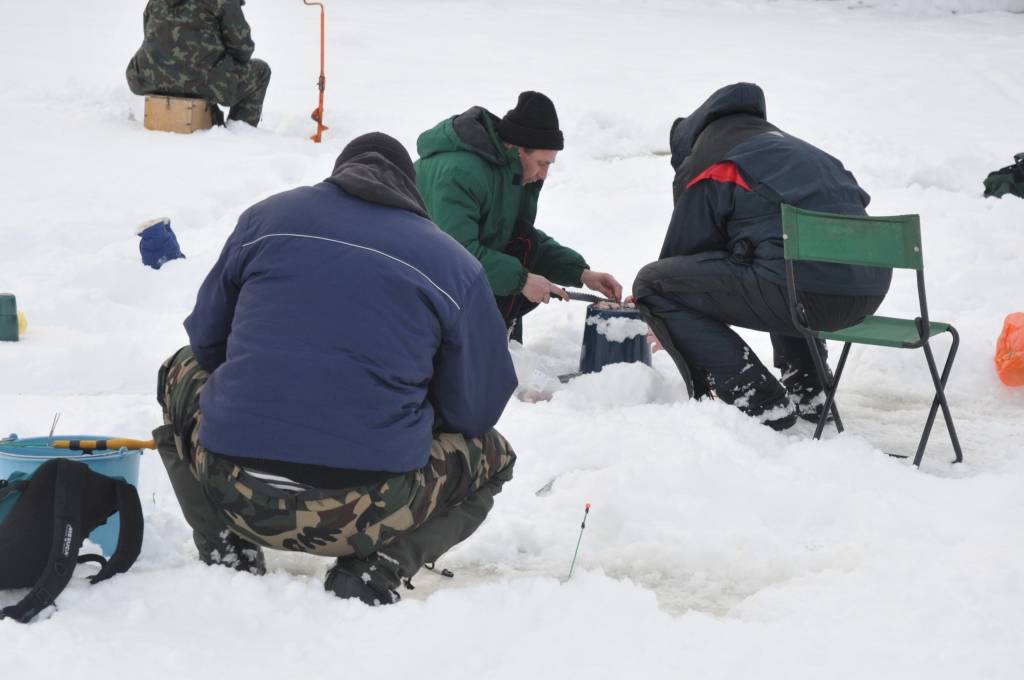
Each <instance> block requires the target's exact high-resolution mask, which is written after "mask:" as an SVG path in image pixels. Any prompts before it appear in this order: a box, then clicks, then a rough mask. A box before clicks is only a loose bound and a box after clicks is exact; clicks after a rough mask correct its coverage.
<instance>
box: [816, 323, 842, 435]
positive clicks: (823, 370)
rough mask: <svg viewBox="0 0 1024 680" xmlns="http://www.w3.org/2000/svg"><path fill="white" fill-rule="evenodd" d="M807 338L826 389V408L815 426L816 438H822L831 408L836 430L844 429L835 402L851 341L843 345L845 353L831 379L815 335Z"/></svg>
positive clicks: (820, 379)
mask: <svg viewBox="0 0 1024 680" xmlns="http://www.w3.org/2000/svg"><path fill="white" fill-rule="evenodd" d="M805 338H806V340H807V346H808V347H809V348H810V350H811V359H813V360H814V370H815V372H817V374H818V380H819V381H820V382H821V386H822V388H824V390H825V408H823V409H822V410H821V413H822V417H821V418H819V419H818V425H817V427H815V428H814V438H815V439H821V433H822V432H823V431H824V430H825V421H826V420H827V419H828V418H827V416H826V415H825V414H827V413H828V412H829V411H830V410H831V411H832V418H833V420H835V424H836V431H838V432H842V431H843V419H842V418H840V417H839V407H837V406H836V404H835V393H836V388H837V387H838V386H839V378H840V377H842V374H843V364H845V363H846V355H847V353H848V352H849V351H850V343H846V346H845V347H843V355H842V357H840V359H839V366H838V368H837V369H836V375H835V377H834V378H833V379H831V380H829V377H828V365H827V364H826V363H825V358H824V357H823V356H821V352H820V351H819V349H818V343H817V342H815V339H814V336H813V335H807V336H805Z"/></svg>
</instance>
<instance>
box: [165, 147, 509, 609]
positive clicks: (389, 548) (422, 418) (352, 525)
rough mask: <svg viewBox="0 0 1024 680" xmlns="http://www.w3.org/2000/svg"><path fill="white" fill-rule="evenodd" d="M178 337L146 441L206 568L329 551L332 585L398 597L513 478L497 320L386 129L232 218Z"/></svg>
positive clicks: (501, 331)
mask: <svg viewBox="0 0 1024 680" xmlns="http://www.w3.org/2000/svg"><path fill="white" fill-rule="evenodd" d="M185 328H186V330H187V331H188V336H189V343H190V344H189V346H188V347H185V348H182V350H180V351H179V352H178V353H176V354H175V355H174V356H173V357H171V358H170V359H169V360H168V361H167V362H166V363H165V364H164V366H163V367H162V368H161V371H160V380H159V383H160V384H159V395H158V398H159V400H160V403H161V405H162V406H163V408H164V414H165V423H167V424H166V425H165V426H164V427H163V428H159V429H158V430H157V431H156V432H155V433H154V434H155V436H156V438H157V441H158V445H159V446H158V448H159V450H160V452H161V456H162V457H163V459H164V462H165V465H166V467H167V469H168V473H169V475H170V477H171V481H172V483H173V485H174V488H175V492H176V494H177V495H178V498H179V501H181V506H182V509H183V511H184V513H185V517H186V519H187V520H188V521H189V523H190V524H191V526H192V527H193V529H194V536H195V540H196V545H197V546H198V548H199V553H200V557H201V559H203V560H204V561H206V562H207V563H221V564H229V565H231V566H234V567H235V568H239V569H243V570H249V571H253V572H255V573H260V572H262V571H263V570H264V567H263V559H262V553H261V552H260V547H270V548H278V549H285V550H299V551H303V552H310V553H314V554H318V555H329V556H333V557H337V558H338V560H337V562H336V564H335V566H334V567H333V568H332V569H331V570H330V571H329V572H328V576H327V581H326V584H325V585H326V587H327V588H328V589H329V590H332V591H333V592H335V593H336V594H338V595H339V596H342V597H358V598H360V599H362V600H363V601H365V602H367V603H371V604H374V603H388V602H393V601H396V600H397V599H398V594H397V592H396V588H397V587H398V585H399V584H400V582H401V581H402V580H406V581H407V580H408V579H410V578H411V577H412V575H413V574H414V573H415V572H416V571H417V570H418V569H419V568H420V567H421V566H422V565H423V564H425V563H429V562H432V561H434V560H435V559H437V558H438V557H439V556H440V555H441V554H442V553H444V552H445V551H446V550H448V549H449V548H450V547H451V546H453V545H455V544H456V543H458V542H459V541H461V540H463V539H464V538H466V537H467V536H469V535H470V534H471V533H472V532H473V531H474V530H475V529H476V528H477V527H478V526H479V525H480V523H481V522H482V521H483V519H484V517H485V516H486V514H487V512H488V510H489V509H490V508H491V506H492V504H493V496H494V494H496V493H498V491H500V489H501V486H502V484H503V483H504V482H505V481H507V480H508V479H510V478H511V476H512V467H513V464H514V461H515V454H514V453H513V452H512V449H511V447H510V446H509V445H508V442H506V441H505V440H504V438H502V437H501V435H500V434H498V433H497V432H495V431H494V430H493V429H492V428H493V426H494V424H495V423H496V422H497V420H498V418H499V417H500V415H501V413H502V410H503V409H504V407H505V403H506V402H507V400H508V398H509V396H510V395H511V394H512V392H513V390H514V389H515V387H516V377H515V373H514V371H513V368H512V361H511V358H510V357H509V354H508V348H507V341H506V337H505V325H504V323H503V322H502V319H501V316H500V314H499V313H498V311H497V309H496V308H495V306H494V300H493V297H492V295H491V292H490V286H489V285H488V283H487V278H486V275H485V274H484V271H483V269H482V268H481V266H480V264H479V263H478V262H477V261H476V260H475V259H474V258H473V257H472V256H471V255H469V253H467V252H466V251H465V249H464V248H462V247H461V246H460V245H459V244H458V243H457V242H456V241H454V240H453V239H452V238H451V237H450V236H448V235H447V234H445V233H444V232H442V231H440V230H439V229H438V228H437V227H436V226H435V225H434V224H433V223H432V222H430V220H429V219H427V216H426V209H425V208H424V206H423V201H422V199H421V197H420V195H419V193H418V191H417V190H416V184H415V170H414V168H413V165H412V160H411V159H410V158H409V155H408V153H407V152H406V150H405V149H404V148H403V147H402V145H401V144H399V143H398V142H397V141H396V140H394V139H393V138H391V137H388V136H387V135H384V134H381V133H371V134H368V135H363V136H362V137H359V138H357V139H355V140H353V141H352V142H351V143H350V144H349V145H348V146H346V147H345V149H344V150H343V151H342V153H341V155H340V156H339V158H338V161H337V163H336V165H335V168H334V172H333V173H332V175H331V177H329V178H328V179H327V180H326V181H324V182H321V183H320V184H317V185H315V186H311V187H301V188H298V189H293V190H291V191H286V192H284V193H281V194H277V195H275V196H271V197H270V198H268V199H266V200H264V201H261V202H260V203H257V204H256V205H254V206H252V207H251V208H249V209H248V210H246V211H245V212H244V213H242V215H241V217H240V218H239V221H238V225H237V227H236V228H235V230H234V232H232V234H231V235H230V236H229V237H228V240H227V243H226V244H225V246H224V250H223V252H222V253H221V255H220V258H219V259H218V260H217V262H216V264H215V265H214V267H213V269H212V270H211V271H210V273H209V275H208V276H207V278H206V280H205V281H204V283H203V285H202V287H201V288H200V290H199V294H198V297H197V300H196V305H195V309H194V310H193V312H192V314H191V315H190V316H189V317H188V319H187V320H186V321H185Z"/></svg>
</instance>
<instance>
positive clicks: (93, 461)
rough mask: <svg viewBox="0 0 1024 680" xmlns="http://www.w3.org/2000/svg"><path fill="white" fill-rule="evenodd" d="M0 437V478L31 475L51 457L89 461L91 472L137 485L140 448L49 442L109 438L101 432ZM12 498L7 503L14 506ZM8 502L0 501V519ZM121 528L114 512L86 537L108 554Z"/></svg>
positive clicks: (6, 510)
mask: <svg viewBox="0 0 1024 680" xmlns="http://www.w3.org/2000/svg"><path fill="white" fill-rule="evenodd" d="M12 437H13V438H12V439H0V479H7V480H12V481H13V479H12V478H22V477H30V476H31V475H32V473H34V472H35V471H36V468H38V467H39V466H40V465H42V464H43V463H45V462H46V461H48V460H50V459H51V458H69V459H71V460H74V461H78V462H80V463H85V464H86V465H88V466H89V467H90V468H91V469H92V471H93V472H97V473H99V474H101V475H105V476H107V477H114V478H119V479H123V480H124V481H126V482H128V483H129V484H131V485H132V486H135V487H138V485H139V456H140V455H141V454H142V451H141V450H140V449H121V450H119V451H98V452H96V453H88V452H83V451H68V450H66V449H54V448H51V447H50V446H48V444H49V443H50V442H51V441H52V440H54V439H111V437H104V436H100V435H84V434H75V435H54V436H53V437H31V438H29V439H18V438H17V437H16V436H14V435H12ZM13 503H14V501H13V499H12V500H11V501H10V503H9V505H11V506H13ZM7 505H8V503H0V519H3V517H4V516H5V515H6V514H7V513H8V512H10V507H7ZM120 528H121V518H120V517H119V516H118V515H117V514H114V515H113V516H111V517H110V519H108V520H107V523H106V524H101V525H100V526H98V527H97V528H96V530H95V531H93V532H92V533H91V534H89V540H90V541H92V542H93V543H96V544H97V545H99V546H100V548H101V549H102V550H103V554H104V555H106V556H107V557H109V556H110V555H112V554H113V553H114V549H115V548H116V547H117V535H118V531H120Z"/></svg>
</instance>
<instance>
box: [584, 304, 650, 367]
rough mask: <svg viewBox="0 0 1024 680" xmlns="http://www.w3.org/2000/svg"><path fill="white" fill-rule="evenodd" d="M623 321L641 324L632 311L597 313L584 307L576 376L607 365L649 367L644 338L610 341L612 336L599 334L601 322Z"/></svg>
mask: <svg viewBox="0 0 1024 680" xmlns="http://www.w3.org/2000/svg"><path fill="white" fill-rule="evenodd" d="M614 319H624V320H626V321H627V322H629V323H631V324H632V323H637V324H639V322H642V321H643V317H642V316H641V315H640V311H639V310H637V309H635V308H632V307H623V308H620V309H598V308H597V307H595V306H594V305H590V306H588V307H587V323H586V325H584V327H583V349H582V350H581V351H580V373H597V372H598V371H600V370H601V369H602V368H604V367H605V366H607V365H608V364H617V363H623V362H625V363H633V362H637V361H639V362H641V363H644V364H647V365H648V366H650V365H651V347H650V345H648V344H647V337H646V334H640V335H634V336H632V337H628V338H625V339H623V340H614V339H613V338H615V337H616V334H615V333H611V334H602V333H600V332H599V331H598V326H599V325H600V324H601V322H602V321H609V320H614Z"/></svg>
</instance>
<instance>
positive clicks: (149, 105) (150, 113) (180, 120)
mask: <svg viewBox="0 0 1024 680" xmlns="http://www.w3.org/2000/svg"><path fill="white" fill-rule="evenodd" d="M145 125H146V129H147V130H163V131H165V132H181V133H184V134H191V133H193V132H195V131H196V130H206V129H207V128H211V127H213V111H212V110H211V107H210V103H209V102H207V101H204V100H202V99H188V98H185V97H167V96H164V95H155V94H151V95H149V96H147V97H146V122H145Z"/></svg>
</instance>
